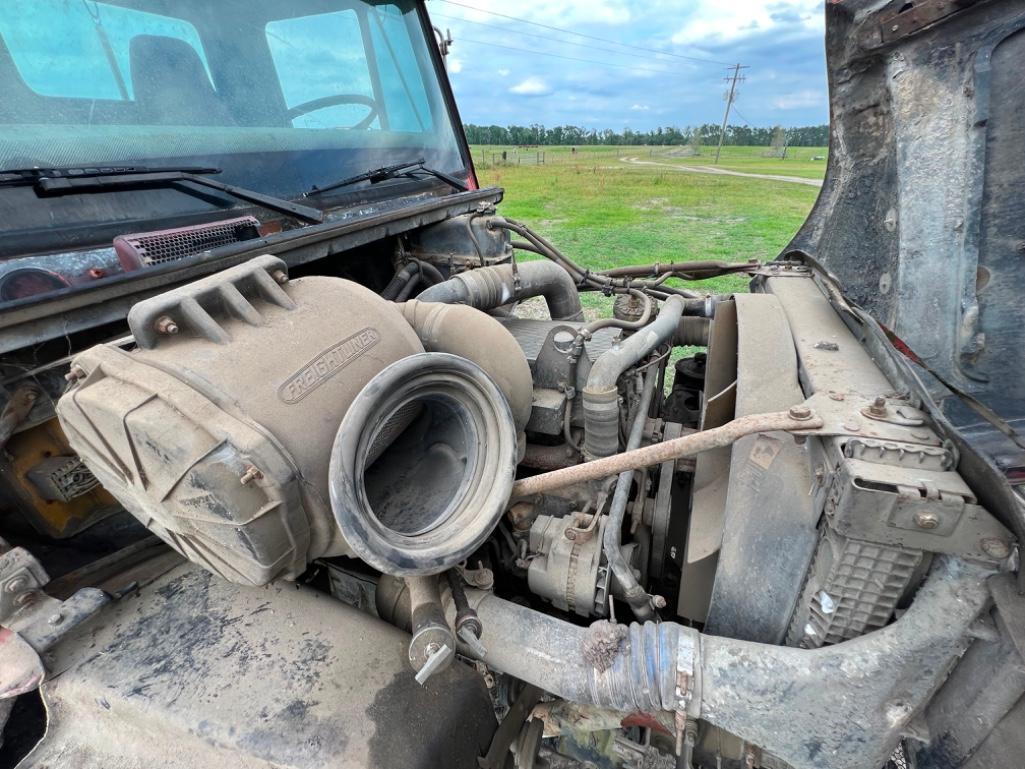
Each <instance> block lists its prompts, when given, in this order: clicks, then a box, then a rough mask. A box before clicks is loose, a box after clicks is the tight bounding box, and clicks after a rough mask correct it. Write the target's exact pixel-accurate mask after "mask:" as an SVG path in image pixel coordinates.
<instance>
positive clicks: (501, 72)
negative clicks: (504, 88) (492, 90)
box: [498, 67, 509, 77]
mask: <svg viewBox="0 0 1025 769" xmlns="http://www.w3.org/2000/svg"><path fill="white" fill-rule="evenodd" d="M498 76H499V77H509V70H508V69H506V68H505V67H503V68H502V69H500V70H498Z"/></svg>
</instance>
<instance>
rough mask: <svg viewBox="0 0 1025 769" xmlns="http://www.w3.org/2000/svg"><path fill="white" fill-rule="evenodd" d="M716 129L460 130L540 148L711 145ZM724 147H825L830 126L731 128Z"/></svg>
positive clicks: (478, 138)
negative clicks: (566, 146)
mask: <svg viewBox="0 0 1025 769" xmlns="http://www.w3.org/2000/svg"><path fill="white" fill-rule="evenodd" d="M719 128H720V127H719V126H718V125H714V124H712V123H705V124H704V125H700V126H691V127H686V128H677V127H674V126H666V127H660V128H655V129H652V130H650V131H635V130H633V129H631V128H624V129H623V130H622V131H613V130H612V129H610V128H606V129H604V130H588V129H585V128H580V127H578V126H571V125H568V126H555V127H554V128H548V127H546V126H543V125H541V124H539V123H532V124H531V125H529V126H516V125H511V126H497V125H490V126H483V125H474V124H473V123H468V124H466V125H464V126H463V129H464V130H465V131H466V139H467V141H469V142H470V144H498V145H505V144H513V145H539V146H565V145H602V144H606V145H654V146H662V145H687V144H701V145H705V146H707V145H710V144H718V142H719ZM723 144H728V145H737V146H745V147H769V146H778V145H781V144H786V145H788V146H791V147H825V146H826V145H828V144H829V126H828V125H817V126H798V127H794V128H784V127H782V126H773V127H772V128H752V127H751V126H746V125H743V126H737V125H731V126H727V127H726V135H725V138H724V140H723Z"/></svg>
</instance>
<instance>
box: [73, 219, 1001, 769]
mask: <svg viewBox="0 0 1025 769" xmlns="http://www.w3.org/2000/svg"><path fill="white" fill-rule="evenodd" d="M468 233H472V234H473V238H469V236H468ZM510 233H513V234H516V235H519V236H520V237H521V238H523V240H522V241H518V242H515V243H514V242H512V241H511V240H510ZM400 245H401V248H400V249H399V250H398V253H397V266H396V269H395V273H394V277H393V278H392V279H391V281H390V282H388V283H387V284H386V285H383V284H382V285H378V286H376V288H375V289H371V288H369V287H367V286H365V285H362V284H361V282H357V281H356V280H351V279H347V278H345V277H340V276H336V275H326V274H316V273H315V272H313V271H309V270H307V271H300V274H297V275H296V274H290V269H289V267H288V265H287V264H286V262H285V261H284V260H283V259H281V258H278V257H275V256H269V255H267V256H259V257H256V258H253V259H250V260H249V261H246V262H244V263H241V264H238V265H236V266H234V267H231V268H229V269H226V270H223V271H221V272H218V273H215V274H213V275H210V276H208V277H206V278H203V279H201V280H199V281H196V282H194V283H189V284H186V285H183V286H180V287H178V288H175V289H172V290H170V291H167V292H165V293H162V294H159V295H156V296H153V297H151V298H148V299H144V300H143V301H141V302H139V303H138V304H136V305H135V306H134V307H133V308H132V310H131V312H130V314H129V316H128V325H129V330H130V332H131V335H132V336H131V339H130V340H129V341H128V342H127V343H126V342H125V340H123V339H120V340H117V341H116V342H112V343H103V344H98V345H95V346H92V347H89V348H87V349H84V350H83V351H81V352H79V353H78V354H76V355H75V356H74V357H73V358H72V360H71V362H70V370H69V373H68V376H67V379H68V382H69V384H68V387H67V390H66V392H65V393H64V394H63V396H62V397H61V398H60V400H59V402H58V404H57V407H56V413H57V416H58V417H59V420H60V425H61V427H62V428H63V432H64V434H66V436H67V441H68V443H69V445H70V448H71V449H72V450H73V451H74V452H75V454H76V455H77V457H79V458H80V463H82V464H80V465H79V467H80V468H81V473H84V477H86V480H87V481H89V483H88V484H86V486H88V489H90V490H93V491H94V492H95V493H98V490H96V489H95V487H96V485H97V483H98V484H99V485H100V486H102V489H103V492H102V493H103V494H104V495H107V494H109V495H112V498H113V500H116V502H117V503H118V504H119V505H120V506H122V507H123V508H124V509H125V510H127V511H129V512H130V513H131V514H132V515H133V516H134V517H135V518H137V519H138V520H139V521H140V522H142V524H144V525H145V526H146V527H147V528H148V529H149V530H150V531H152V532H153V533H154V534H156V535H157V536H158V537H159V538H160V539H161V540H163V541H164V542H165V543H166V544H167V545H169V546H170V547H171V548H173V549H174V550H175V551H177V553H179V554H180V555H181V556H184V557H185V558H187V559H188V560H190V561H192V562H194V563H196V564H199V565H200V566H202V567H203V568H204V569H206V570H207V571H209V572H212V573H213V574H215V575H217V577H218V578H220V579H222V580H224V581H226V582H228V583H234V584H235V585H239V586H245V587H248V588H252V587H261V586H271V587H273V588H274V589H275V590H278V589H279V588H278V587H277V586H280V585H281V584H282V583H283V582H287V581H289V580H292V581H301V582H311V581H312V582H314V583H316V582H317V580H318V579H319V580H321V582H323V583H324V586H325V587H326V588H327V589H328V590H329V591H330V592H331V593H332V595H334V597H336V598H340V599H341V600H342V601H344V602H346V603H349V604H352V605H354V606H356V607H357V608H359V609H361V610H362V611H363V612H367V613H370V614H374V615H376V616H377V617H379V618H382V619H384V620H386V621H387V622H388V623H390V624H392V625H396V626H398V627H399V628H401V629H403V630H405V631H407V632H408V634H409V635H408V636H406V637H407V638H409V641H408V654H407V656H408V663H409V666H410V668H411V670H410V671H409V676H410V678H415V681H416V682H417V683H418V684H420V685H423V686H426V687H428V691H430V687H431V686H432V685H433V682H434V681H438V680H440V679H439V678H436V677H438V676H440V675H441V674H442V672H443V671H446V670H448V669H449V668H451V667H453V662H454V660H456V659H457V658H461V659H463V660H476V661H477V662H476V664H477V665H478V670H479V671H480V672H481V673H482V674H483V678H484V681H485V682H486V683H487V685H488V687H489V692H490V694H491V698H492V701H493V704H494V706H495V708H496V710H497V711H498V712H499V713H501V714H504V715H505V717H506V718H509V719H512V720H513V721H515V720H516V719H520V721H524V720H526V719H527V717H528V716H530V715H531V714H533V718H534V720H533V721H530V722H529V723H528V724H527V725H525V726H523V729H522V730H520V728H519V725H516V726H515V728H512V727H510V728H511V729H512V731H511V733H512V734H513V735H514V736H516V739H518V740H520V742H519V743H517V745H518V747H517V746H516V745H512V743H507V744H505V745H498V747H496V748H495V750H497V751H498V752H497V753H496V755H498V756H500V755H503V751H507V750H508V749H509V748H510V747H512V748H513V749H514V752H518V753H519V754H521V755H522V756H523V757H524V758H523V762H521V764H520V765H523V766H527V765H530V763H529V761H528V760H527V757H529V756H532V755H537V754H539V753H540V754H544V755H547V756H548V757H549V758H550V759H551V760H553V761H557V760H574V761H578V762H583V761H592V762H597V763H598V764H599V765H603V766H606V765H607V766H611V767H640V766H662V765H666V766H669V765H674V764H675V762H676V761H677V757H679V761H681V762H683V763H682V765H687V763H688V762H692V764H693V765H699V764H702V763H703V764H704V765H713V764H721V765H727V766H757V765H761V766H788V765H789V766H794V767H806V766H809V767H810V766H820V765H821V766H829V767H836V768H837V769H840V768H842V767H847V766H855V765H858V764H857V762H858V761H860V760H861V759H862V756H861V755H860V753H859V751H861V752H863V751H864V750H871V751H875V753H873V755H872V757H871V761H872V762H875V761H876V759H878V762H877V764H878V765H879V766H881V765H882V764H883V763H885V761H886V760H888V758H889V757H890V756H891V755H892V754H893V751H894V749H895V746H897V747H898V748H899V750H903V749H904V748H903V747H899V746H901V745H903V743H902V742H901V741H902V740H905V739H907V738H908V735H909V734H911V733H912V732H913V728H914V727H913V724H912V721H913V719H914V717H915V713H916V708H919V707H920V706H921V703H923V702H924V701H925V700H926V699H927V698H928V697H929V696H930V695H931V693H932V692H934V691H935V689H936V687H937V686H939V684H940V683H941V682H942V671H943V670H945V669H946V666H947V665H949V663H950V660H951V659H953V658H956V657H957V655H959V654H961V653H962V652H963V651H964V648H965V643H966V641H965V639H966V637H967V636H966V633H967V630H966V628H968V627H969V626H970V625H971V624H972V623H973V622H975V619H976V617H977V616H978V614H979V612H980V611H982V609H983V607H984V606H985V604H986V600H987V598H986V595H987V594H986V591H985V590H984V589H983V587H982V586H983V585H984V584H985V581H986V579H988V578H989V576H991V575H992V574H993V573H994V572H996V571H999V570H1000V569H1001V568H1005V567H1006V566H1007V564H1009V563H1011V562H1012V560H1013V552H1014V551H1013V545H1012V542H1013V539H1012V537H1011V535H1010V533H1009V532H1008V531H1007V529H1005V528H1004V526H1003V525H1002V524H1001V523H1000V522H998V521H997V520H996V519H995V518H993V517H992V516H991V515H990V514H989V512H988V511H987V510H986V509H984V508H983V507H982V505H981V504H980V502H979V500H978V498H977V497H976V496H975V494H974V493H973V492H972V490H971V489H969V487H968V486H967V485H966V484H965V482H964V481H963V480H962V478H961V476H960V475H959V474H958V473H957V471H956V470H955V467H956V466H957V461H958V456H957V452H956V449H955V447H954V446H953V445H952V444H951V443H950V442H949V441H945V440H944V438H943V437H942V434H941V432H940V430H939V429H938V427H937V425H936V424H935V423H934V422H933V421H932V420H931V418H930V416H929V415H928V414H927V413H926V411H925V410H924V409H923V408H922V406H923V404H922V402H921V401H920V400H917V399H916V398H914V397H912V396H911V395H910V394H909V393H907V392H900V391H897V390H895V389H894V387H893V386H892V384H891V382H890V380H889V379H888V378H887V375H885V374H884V373H883V371H882V370H881V369H880V368H879V366H878V365H877V363H876V360H875V359H874V358H873V355H872V354H870V353H869V352H868V351H867V350H866V349H865V347H864V345H863V344H862V342H861V341H859V340H858V339H857V338H856V337H855V335H854V334H853V333H852V331H851V330H850V328H849V327H848V326H847V325H845V324H844V322H843V320H842V319H841V318H840V316H839V315H838V314H837V313H836V311H835V309H834V308H833V306H832V305H831V304H830V300H829V297H828V293H826V292H823V290H822V288H821V287H820V285H819V284H818V283H817V282H816V278H815V275H814V273H813V272H812V270H811V269H809V267H808V266H807V265H803V264H801V263H799V262H780V263H775V264H773V265H770V266H766V267H759V266H757V265H744V266H742V267H743V269H745V270H746V271H749V272H752V273H756V277H755V283H754V287H755V289H756V290H755V292H754V293H752V294H748V295H737V296H714V295H701V294H694V293H692V292H691V291H689V290H686V289H680V288H673V287H670V286H669V285H668V284H667V282H666V277H667V276H669V275H674V274H678V273H682V274H686V275H687V276H688V277H689V278H695V277H702V276H708V275H714V274H719V273H721V272H722V271H735V270H737V269H738V267H737V266H736V265H718V264H716V263H694V264H690V265H668V266H666V265H662V266H659V265H654V266H649V267H642V268H622V269H619V270H612V271H607V272H606V273H602V274H595V273H590V272H588V271H585V270H583V269H582V268H579V267H578V266H576V265H575V264H573V263H572V262H571V261H569V260H567V259H566V258H565V257H564V256H563V255H562V254H561V253H560V252H559V251H558V250H557V249H555V248H554V246H552V245H551V244H550V243H548V242H547V241H545V240H544V239H543V238H541V237H540V236H537V235H536V234H535V233H534V232H533V231H532V230H530V229H529V228H527V227H525V226H523V225H520V224H518V223H516V222H512V221H508V220H505V219H502V218H501V217H497V216H494V215H493V213H488V212H485V213H477V214H472V215H470V216H468V217H465V218H462V219H454V220H449V221H445V222H442V223H440V224H438V225H435V226H433V227H428V228H424V229H422V230H420V231H418V232H417V233H415V235H414V236H413V237H411V238H409V239H408V240H406V241H404V242H403V243H401V244H400ZM514 247H515V248H517V249H520V250H525V251H534V252H536V253H539V254H541V255H542V256H545V257H547V259H540V260H532V261H523V260H516V259H513V258H512V255H513V248H514ZM685 268H686V272H685V273H684V272H683V271H684V269H685ZM364 282H366V281H364ZM584 290H593V291H600V292H603V293H605V294H607V295H608V296H609V297H610V299H613V300H614V306H613V313H612V317H608V318H602V319H598V320H589V319H588V318H586V317H585V314H584V311H583V306H582V304H581V300H580V297H581V292H582V291H584ZM62 461H63V460H62ZM81 473H80V474H81ZM89 484H91V485H89ZM83 488H85V486H83ZM104 499H107V500H108V501H109V500H110V497H104ZM318 575H322V576H321V577H318ZM323 575H326V579H322V577H323ZM937 613H940V614H943V615H944V616H946V617H947V618H948V622H947V624H946V625H944V626H942V627H940V626H937V625H936V623H934V622H932V621H931V620H930V619H929V617H931V616H935V615H936V614H937ZM898 616H899V617H900V619H899V620H898V621H895V619H894V618H895V617H898ZM880 629H885V633H872V631H876V630H880ZM353 632H356V631H355V630H354V631H353ZM395 632H397V631H395ZM866 634H871V636H870V637H869V638H865V639H862V638H861V637H862V636H866ZM852 639H859V640H862V641H864V644H863V646H861V647H859V649H860V651H858V650H855V651H852V650H851V649H852V648H853V647H850V646H849V645H848V644H847V643H846V642H847V641H851V640H852ZM872 639H874V640H872ZM851 654H855V655H856V658H857V663H856V666H857V669H858V671H859V672H858V678H859V680H861V681H864V682H866V683H865V685H864V686H862V687H860V688H858V689H857V696H854V695H853V694H852V695H851V696H850V697H847V698H844V699H843V700H842V701H841V702H839V703H837V702H832V701H831V702H830V703H829V704H828V706H827V704H825V703H824V701H823V700H821V696H824V695H821V694H819V693H821V692H829V691H833V692H835V691H837V690H838V689H839V688H842V687H847V686H848V684H849V676H850V670H851V669H852V668H851V665H852V664H855V663H852V662H851V660H852V659H855V658H854V657H851V656H850V655H851ZM894 676H898V679H899V683H898V685H896V686H891V685H890V684H889V683H887V682H888V681H890V680H891V679H893V678H894ZM440 685H441V684H439V686H440ZM546 692H547V693H548V695H545V694H544V693H546ZM546 697H547V698H546ZM770 713H771V714H778V715H776V716H772V717H767V715H766V714H770ZM866 713H869V714H872V715H870V716H866V715H865V714H866ZM631 714H632V715H631ZM795 714H796V715H795ZM791 718H798V720H799V721H800V724H801V725H800V728H799V729H797V730H795V729H794V728H791V724H790V722H789V719H791ZM801 719H803V720H801ZM532 723H535V724H543V728H542V727H540V726H533V727H532V726H530V724H532ZM851 724H857V726H856V727H852V726H850V725H851ZM851 729H854V731H855V732H856V734H855V737H853V738H850V739H848V737H847V736H849V734H848V733H849V732H850V731H851ZM542 731H543V735H542ZM500 733H501V732H500ZM795 734H800V735H803V736H804V737H803V738H802V739H798V738H797V737H796V736H795ZM517 735H518V736H517ZM598 735H605V737H603V738H602V739H606V738H607V741H606V742H604V743H602V744H601V745H600V746H599V745H597V743H596V742H595V741H596V740H598V739H599V737H598ZM808 735H811V737H808ZM845 735H847V736H845ZM497 739H498V738H497V737H496V740H497ZM503 739H504V738H503ZM509 739H512V738H511V737H510V738H509ZM816 740H817V741H818V742H816ZM816 745H818V747H816ZM854 745H862V746H864V745H869V746H870V747H869V748H858V749H855V748H854V747H852V746H854ZM822 746H825V747H822ZM823 751H826V752H827V753H828V754H829V755H830V756H831V758H830V760H829V762H827V763H821V761H820V758H819V756H820V755H821V754H823ZM596 756H597V758H596ZM496 760H497V759H496ZM494 765H496V766H497V765H498V764H494ZM570 765H572V764H570Z"/></svg>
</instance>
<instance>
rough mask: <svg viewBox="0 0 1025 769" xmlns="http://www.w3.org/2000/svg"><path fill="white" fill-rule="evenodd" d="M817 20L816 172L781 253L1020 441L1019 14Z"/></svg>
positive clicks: (840, 9) (960, 6)
mask: <svg viewBox="0 0 1025 769" xmlns="http://www.w3.org/2000/svg"><path fill="white" fill-rule="evenodd" d="M826 16H827V33H826V47H827V55H828V62H829V83H830V106H831V113H832V114H831V123H832V134H831V147H830V157H829V168H828V172H827V175H826V180H825V184H824V186H823V190H822V194H821V196H820V198H819V200H818V202H817V203H816V205H815V208H814V209H813V211H812V214H811V216H810V217H809V218H808V220H807V222H806V223H805V225H804V226H803V227H802V229H801V230H800V232H799V233H798V234H797V236H796V237H795V239H794V241H793V243H792V244H791V248H792V249H801V250H803V251H805V252H807V253H808V254H809V255H811V256H812V257H813V258H815V259H816V260H817V261H818V262H819V263H820V264H822V265H823V266H824V267H825V268H826V269H828V270H829V271H831V272H832V273H833V274H834V275H835V276H836V277H837V278H838V279H839V281H840V283H841V284H842V286H843V289H844V291H845V293H846V295H847V296H848V297H849V298H850V299H851V300H853V301H855V302H857V303H858V304H859V305H861V306H862V307H863V308H864V309H866V310H867V311H868V312H869V313H871V314H872V315H873V316H874V317H875V318H876V319H877V320H878V321H879V322H880V323H882V324H883V325H884V326H886V327H887V328H888V329H890V330H891V331H892V332H894V334H896V336H897V337H899V338H900V339H901V340H903V341H904V342H906V344H907V345H908V347H910V348H911V350H913V351H914V352H915V353H916V354H917V355H918V356H919V357H920V358H921V359H922V360H923V361H924V362H925V363H926V365H927V366H928V367H929V368H930V369H932V370H933V371H934V372H935V373H937V374H939V375H940V376H942V377H943V378H944V379H946V380H948V381H949V382H951V383H953V384H954V385H955V386H957V387H959V388H961V389H962V390H965V391H967V392H970V393H972V394H973V395H974V396H975V397H977V398H978V399H979V400H981V401H982V402H983V403H985V404H986V405H987V406H988V407H990V408H991V409H993V411H995V412H996V413H997V414H999V415H1000V416H1001V417H1002V418H1003V419H1004V420H1006V421H1008V422H1010V423H1011V424H1014V423H1015V422H1018V423H1019V427H1018V432H1019V433H1020V432H1022V430H1021V425H1022V424H1023V423H1025V420H1023V419H1022V417H1023V416H1025V299H1023V295H1025V80H1023V78H1022V72H1023V71H1025V32H1023V31H1022V30H1023V28H1025V6H1023V4H1022V3H1020V2H1013V1H1010V0H1006V1H1005V0H989V1H988V2H986V1H979V2H972V0H961V1H960V2H958V1H957V0H915V1H914V2H907V1H905V0H894V1H893V2H878V1H876V2H871V1H870V0H843V1H840V0H833V1H832V2H828V3H827V6H826ZM938 394H940V393H938ZM944 409H945V411H948V413H949V416H950V418H951V420H952V421H953V422H954V423H955V424H957V425H959V426H960V427H962V428H967V429H969V430H971V429H972V428H971V425H972V424H973V423H978V422H979V421H980V420H979V418H978V416H977V414H975V413H973V412H971V411H970V410H966V409H964V408H963V407H962V406H961V405H959V404H958V403H957V402H956V401H955V399H948V400H947V403H946V404H945V406H944Z"/></svg>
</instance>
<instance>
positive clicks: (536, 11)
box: [428, 0, 631, 28]
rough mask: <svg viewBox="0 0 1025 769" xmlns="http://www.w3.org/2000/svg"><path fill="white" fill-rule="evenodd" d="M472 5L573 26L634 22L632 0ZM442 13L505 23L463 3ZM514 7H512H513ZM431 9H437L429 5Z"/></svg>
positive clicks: (498, 0) (479, 1)
mask: <svg viewBox="0 0 1025 769" xmlns="http://www.w3.org/2000/svg"><path fill="white" fill-rule="evenodd" d="M472 5H473V6H475V7H476V8H479V9H480V10H481V11H494V12H496V13H504V14H507V15H509V16H516V17H518V18H521V19H530V20H531V21H537V22H541V23H543V24H552V25H558V26H560V27H569V28H572V27H573V26H574V25H577V24H610V25H614V24H625V23H626V22H628V21H630V19H631V15H630V5H631V3H630V1H629V0H563V1H562V2H560V3H553V2H551V0H519V2H517V3H515V4H513V5H510V4H509V2H508V0H473V2H472ZM435 8H436V9H437V11H438V13H439V14H441V13H444V14H447V15H455V14H457V13H458V15H459V16H462V17H465V18H467V19H473V20H474V21H486V22H488V23H491V24H494V23H497V22H501V19H497V18H495V17H494V16H491V15H489V14H487V13H480V12H478V11H475V10H471V9H469V8H465V7H462V6H452V5H445V6H443V7H439V6H435ZM510 9H512V10H510ZM428 10H434V9H431V8H429V9H428Z"/></svg>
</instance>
